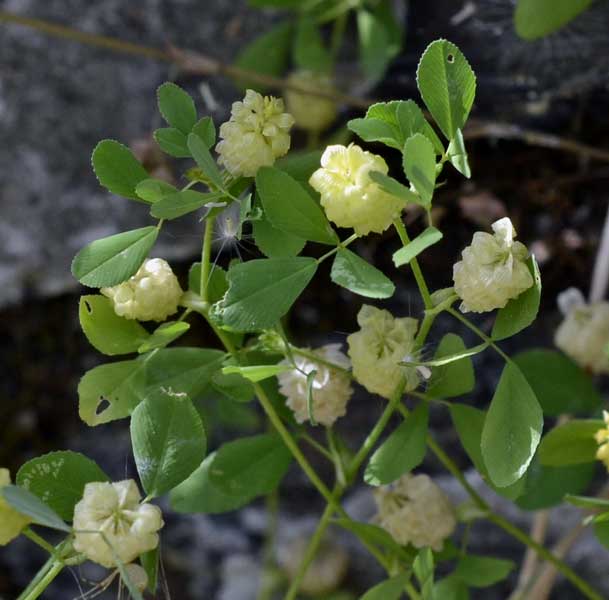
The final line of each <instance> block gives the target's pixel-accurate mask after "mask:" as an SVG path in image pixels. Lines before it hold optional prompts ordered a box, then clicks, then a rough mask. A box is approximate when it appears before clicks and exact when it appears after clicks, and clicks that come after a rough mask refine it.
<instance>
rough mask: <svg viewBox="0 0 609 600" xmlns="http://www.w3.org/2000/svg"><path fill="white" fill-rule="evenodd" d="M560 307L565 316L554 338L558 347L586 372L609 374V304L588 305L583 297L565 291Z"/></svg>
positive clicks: (560, 300)
mask: <svg viewBox="0 0 609 600" xmlns="http://www.w3.org/2000/svg"><path fill="white" fill-rule="evenodd" d="M559 306H560V307H561V308H564V310H565V311H566V314H565V318H564V320H563V322H562V323H561V324H560V326H559V327H558V329H557V330H556V334H555V335H554V343H555V344H556V346H558V348H560V349H561V350H562V351H563V352H564V353H565V354H566V355H567V356H570V357H571V358H572V359H573V360H574V361H575V362H576V363H577V364H578V365H579V366H580V367H582V368H583V369H587V370H589V371H591V372H592V373H594V374H600V373H609V357H608V356H607V354H606V349H607V345H609V302H596V303H594V304H586V303H585V301H584V300H583V296H581V295H580V296H579V297H576V295H575V294H574V293H573V291H572V290H566V291H565V292H563V293H562V294H560V296H559Z"/></svg>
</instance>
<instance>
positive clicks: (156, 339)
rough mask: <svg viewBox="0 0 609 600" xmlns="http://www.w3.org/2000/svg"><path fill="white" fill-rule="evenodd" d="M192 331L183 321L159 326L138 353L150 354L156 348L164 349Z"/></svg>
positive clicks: (169, 322)
mask: <svg viewBox="0 0 609 600" xmlns="http://www.w3.org/2000/svg"><path fill="white" fill-rule="evenodd" d="M189 329H190V325H189V324H188V323H184V322H182V321H168V322H167V323H162V324H161V325H159V326H158V327H157V328H156V329H155V330H154V331H153V332H152V334H151V335H150V337H149V338H148V339H147V340H146V341H145V342H144V343H143V344H141V345H140V346H139V348H138V349H137V351H138V352H139V353H140V354H144V353H145V352H150V351H151V350H155V349H156V348H164V347H165V346H168V345H169V344H171V342H173V341H174V340H177V339H178V338H179V337H180V336H182V335H184V334H185V333H186V332H187V331H188V330H189Z"/></svg>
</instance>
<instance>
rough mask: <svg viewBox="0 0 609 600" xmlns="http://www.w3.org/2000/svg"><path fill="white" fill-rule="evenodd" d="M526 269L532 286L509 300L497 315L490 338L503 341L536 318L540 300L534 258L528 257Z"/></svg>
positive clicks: (537, 270) (539, 278) (538, 275)
mask: <svg viewBox="0 0 609 600" xmlns="http://www.w3.org/2000/svg"><path fill="white" fill-rule="evenodd" d="M527 267H528V268H529V271H530V272H531V275H532V276H533V285H532V286H531V287H530V288H529V289H528V290H525V291H524V292H522V294H520V296H518V297H517V298H514V299H513V300H510V301H509V302H508V303H507V304H506V306H504V307H503V308H502V309H501V310H500V311H499V312H498V313H497V318H496V319H495V324H494V325H493V331H492V333H491V337H492V338H493V339H494V340H504V339H505V338H508V337H511V336H513V335H516V334H517V333H518V332H520V331H522V330H523V329H525V328H526V327H528V326H529V325H530V324H531V323H532V322H533V321H534V320H535V318H536V317H537V313H538V312H539V302H540V300H541V276H540V274H539V267H538V266H537V261H536V260H535V257H534V256H532V255H531V256H530V257H529V260H528V261H527Z"/></svg>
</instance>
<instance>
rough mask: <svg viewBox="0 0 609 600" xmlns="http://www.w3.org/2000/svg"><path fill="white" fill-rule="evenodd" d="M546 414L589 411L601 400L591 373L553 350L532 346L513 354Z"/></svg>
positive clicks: (592, 410) (589, 412) (594, 408)
mask: <svg viewBox="0 0 609 600" xmlns="http://www.w3.org/2000/svg"><path fill="white" fill-rule="evenodd" d="M513 360H514V362H515V363H516V364H517V365H518V368H519V369H520V370H521V371H522V374H523V375H524V376H525V377H526V379H527V381H528V382H529V384H530V385H531V387H532V388H533V391H534V392H535V395H536V396H537V400H538V401H539V404H540V405H541V408H542V409H543V412H544V414H545V415H548V416H551V417H557V416H559V415H562V414H571V415H573V414H591V413H593V412H594V411H595V410H596V409H597V408H598V407H599V406H600V405H601V403H602V401H603V399H602V397H601V395H600V394H599V393H598V390H597V389H596V386H595V385H594V382H593V381H592V379H591V378H590V376H589V375H588V374H587V373H586V372H585V371H583V370H582V369H581V368H580V367H579V366H578V365H577V364H576V363H574V362H573V361H572V360H571V359H570V358H568V357H567V356H565V355H564V354H562V353H561V352H557V351H555V350H545V349H541V348H538V349H533V350H526V351H525V352H520V353H519V354H517V355H516V356H514V357H513Z"/></svg>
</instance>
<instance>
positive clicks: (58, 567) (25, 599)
mask: <svg viewBox="0 0 609 600" xmlns="http://www.w3.org/2000/svg"><path fill="white" fill-rule="evenodd" d="M63 567H64V564H63V562H61V561H55V562H54V563H53V565H52V566H51V568H50V569H49V570H48V571H47V573H46V574H45V576H44V577H42V579H40V581H39V582H38V583H37V584H36V585H35V586H34V587H33V588H32V589H31V590H30V591H29V593H28V594H27V595H26V596H24V595H23V594H22V595H21V596H19V598H18V599H17V600H36V599H37V598H39V597H40V596H41V595H42V593H43V592H44V591H45V590H46V589H47V588H48V587H49V585H51V583H52V582H53V580H54V579H55V577H57V575H59V573H61V571H62V569H63Z"/></svg>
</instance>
